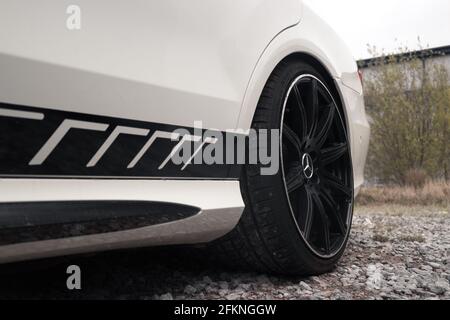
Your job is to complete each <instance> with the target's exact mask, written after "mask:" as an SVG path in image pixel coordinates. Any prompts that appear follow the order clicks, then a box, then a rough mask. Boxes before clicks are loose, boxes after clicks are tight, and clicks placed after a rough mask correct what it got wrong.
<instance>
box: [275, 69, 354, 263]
mask: <svg viewBox="0 0 450 320" xmlns="http://www.w3.org/2000/svg"><path fill="white" fill-rule="evenodd" d="M281 124H282V125H281V126H280V127H281V143H280V145H281V146H282V152H281V158H282V161H281V164H282V173H283V180H284V184H285V190H286V195H287V198H288V202H289V207H290V211H291V213H292V216H293V218H294V220H295V223H296V225H297V228H298V230H299V232H300V234H301V235H302V237H303V239H304V240H305V242H306V243H307V244H308V246H309V247H310V249H311V250H312V251H313V252H314V253H315V254H317V255H318V256H320V257H330V256H333V255H334V254H336V252H338V251H339V250H340V249H341V247H342V246H343V245H344V243H345V240H346V238H347V235H348V232H349V229H350V224H351V218H352V208H353V188H352V185H353V182H352V168H351V165H349V164H350V163H351V161H350V159H349V158H350V148H349V145H348V138H347V133H346V131H347V130H346V127H345V124H344V120H343V117H342V114H341V112H340V111H339V108H338V106H337V104H336V102H335V101H334V99H333V97H332V95H331V94H330V92H329V90H328V89H327V88H326V86H325V85H324V83H322V82H321V81H320V80H319V79H318V78H317V77H315V76H313V75H301V76H299V77H298V78H297V79H295V80H294V82H293V83H292V85H291V87H290V88H289V90H288V93H287V96H286V100H285V105H284V111H283V116H282V120H281Z"/></svg>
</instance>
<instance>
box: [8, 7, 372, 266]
mask: <svg viewBox="0 0 450 320" xmlns="http://www.w3.org/2000/svg"><path fill="white" fill-rule="evenodd" d="M73 2H74V3H76V5H70V4H69V3H68V2H67V1H60V0H43V1H28V0H2V1H1V3H0V263H9V262H14V261H22V260H29V259H37V258H44V257H53V256H60V255H69V254H76V253H86V252H94V251H104V250H112V249H123V248H131V247H146V246H157V245H179V244H208V248H209V249H210V251H209V252H212V253H213V254H215V255H217V256H218V257H219V258H222V259H223V260H224V261H225V262H226V263H229V264H232V265H235V266H238V267H244V268H250V269H253V270H259V271H263V272H270V273H278V274H319V273H323V272H327V271H329V270H330V269H331V268H333V266H334V265H335V264H336V262H337V260H338V259H339V258H340V257H341V256H342V254H343V251H344V249H345V246H346V242H347V239H348V236H349V231H350V227H351V221H352V212H353V202H354V198H355V195H356V194H357V192H358V190H359V188H360V187H361V185H362V183H363V171H364V163H365V159H366V154H367V148H368V140H369V132H370V129H369V125H368V122H367V118H366V114H365V110H364V102H363V93H362V85H361V81H360V78H359V74H358V69H357V66H356V63H355V61H354V60H353V59H352V57H351V54H350V53H349V51H348V49H347V47H346V46H345V45H344V43H343V42H342V41H341V39H339V37H338V36H336V34H335V33H334V31H333V30H332V29H331V28H330V27H329V26H328V25H327V24H326V23H325V22H324V21H322V20H321V19H320V18H319V17H318V16H317V15H316V14H314V13H313V12H312V11H311V10H310V9H309V8H308V7H307V6H306V5H304V4H303V3H302V1H300V0H284V1H279V0H246V1H224V0H189V1H179V0H135V1H107V0H96V1H92V0H77V1H73ZM265 130H266V131H265ZM264 131H265V132H266V133H267V135H266V138H267V141H266V144H261V141H262V140H258V139H260V138H261V137H262V136H263V134H262V133H263V132H264ZM211 132H212V133H213V134H211ZM207 133H208V135H207ZM253 133H255V135H253ZM269 133H270V135H269ZM272 133H275V135H273V134H272ZM276 134H278V135H276ZM252 136H254V137H256V138H257V139H256V141H257V142H259V144H256V149H255V148H253V147H252V146H253V144H252ZM274 137H275V138H274ZM276 137H278V138H276ZM230 141H231V142H232V143H230V145H231V146H232V149H230V148H229V144H228V142H230ZM238 141H241V142H242V141H245V144H244V147H245V148H246V149H245V154H244V156H242V154H241V155H239V150H238V147H239V146H238V143H237V142H238ZM225 146H226V147H225ZM219 147H221V148H223V154H222V156H223V157H222V158H223V159H225V158H226V159H227V160H234V161H215V162H213V163H211V162H209V163H208V162H207V161H196V160H197V157H198V156H200V158H201V155H204V154H206V153H207V151H211V149H213V148H214V150H215V151H214V152H211V153H210V155H215V156H218V154H219V151H218V150H220V148H219ZM252 148H253V150H252ZM180 150H183V154H182V155H181V154H178V153H180ZM185 150H191V152H189V151H185ZM255 150H256V154H261V153H262V154H264V152H263V151H265V152H266V154H267V155H270V151H271V152H272V157H271V158H269V160H271V161H270V162H263V161H262V158H261V159H257V161H256V162H251V161H249V159H248V158H251V157H250V156H248V155H249V154H252V152H254V151H255ZM277 151H278V152H277ZM258 152H259V153H258ZM230 154H231V156H230V157H228V155H230ZM177 155H179V156H180V157H182V159H183V161H182V162H176V161H175V159H176V158H177ZM274 155H275V156H274ZM180 157H178V158H180ZM240 157H241V158H240ZM215 159H216V160H217V158H215ZM243 159H244V161H242V160H243ZM200 160H201V159H200ZM277 164H278V165H277ZM269 167H271V168H272V169H273V170H270V168H269ZM265 169H266V170H265ZM264 170H265V171H264Z"/></svg>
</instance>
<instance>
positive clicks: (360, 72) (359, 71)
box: [358, 70, 364, 85]
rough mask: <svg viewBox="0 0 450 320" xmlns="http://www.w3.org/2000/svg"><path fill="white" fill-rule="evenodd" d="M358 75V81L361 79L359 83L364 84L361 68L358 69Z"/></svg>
mask: <svg viewBox="0 0 450 320" xmlns="http://www.w3.org/2000/svg"><path fill="white" fill-rule="evenodd" d="M358 76H359V81H361V85H364V81H363V73H362V71H361V70H358Z"/></svg>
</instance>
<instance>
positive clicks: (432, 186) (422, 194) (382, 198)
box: [357, 182, 450, 207]
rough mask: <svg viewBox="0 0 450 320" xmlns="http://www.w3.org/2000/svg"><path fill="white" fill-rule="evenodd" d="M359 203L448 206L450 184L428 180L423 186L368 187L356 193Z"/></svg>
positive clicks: (449, 202) (449, 201)
mask: <svg viewBox="0 0 450 320" xmlns="http://www.w3.org/2000/svg"><path fill="white" fill-rule="evenodd" d="M357 204H359V205H386V204H396V205H404V206H415V205H420V206H441V207H442V206H444V207H448V206H450V184H449V183H448V182H428V183H426V184H425V185H424V186H423V187H420V188H415V187H406V186H405V187H401V186H385V187H369V188H363V189H362V190H361V192H360V193H359V195H358V198H357Z"/></svg>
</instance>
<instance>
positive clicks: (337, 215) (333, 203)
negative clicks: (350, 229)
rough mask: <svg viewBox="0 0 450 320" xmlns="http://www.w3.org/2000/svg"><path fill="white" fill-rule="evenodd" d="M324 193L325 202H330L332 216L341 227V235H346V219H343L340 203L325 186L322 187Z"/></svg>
mask: <svg viewBox="0 0 450 320" xmlns="http://www.w3.org/2000/svg"><path fill="white" fill-rule="evenodd" d="M322 195H323V198H324V200H325V202H326V203H327V204H328V206H329V208H330V209H331V212H332V213H333V214H332V218H334V219H335V220H336V222H337V225H338V227H339V232H340V233H341V235H345V234H346V233H347V227H346V226H345V223H344V221H343V220H342V217H341V215H340V213H339V210H338V207H339V206H338V204H337V203H336V201H334V199H333V196H332V195H331V194H330V193H329V192H328V191H327V190H325V189H324V188H322Z"/></svg>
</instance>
